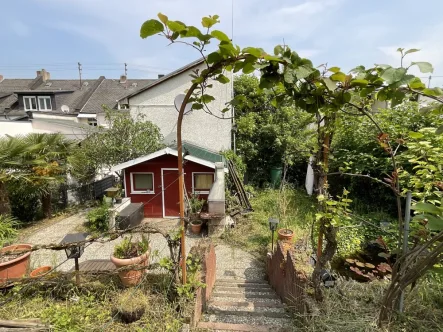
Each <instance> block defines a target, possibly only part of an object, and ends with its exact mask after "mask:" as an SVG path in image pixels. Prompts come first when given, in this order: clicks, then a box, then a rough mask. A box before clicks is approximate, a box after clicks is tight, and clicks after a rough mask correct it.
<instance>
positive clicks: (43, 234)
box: [24, 212, 201, 271]
mask: <svg viewBox="0 0 443 332" xmlns="http://www.w3.org/2000/svg"><path fill="white" fill-rule="evenodd" d="M85 221H86V212H81V213H78V214H76V215H74V216H71V217H69V218H66V219H63V220H62V221H60V222H58V223H56V224H53V225H50V226H48V227H46V228H43V229H41V230H39V231H37V232H36V233H35V234H33V235H31V236H29V237H28V238H26V240H25V241H24V242H26V243H30V244H33V245H36V244H51V243H55V244H58V243H60V242H61V240H62V239H63V238H64V237H65V235H66V234H68V233H78V232H79V231H78V229H80V228H81V226H82V224H83V223H84V222H85ZM157 222H158V221H157ZM157 222H156V223H157ZM164 224H166V225H167V226H166V227H167V228H174V226H176V225H177V222H176V221H174V222H172V221H169V220H166V221H164ZM157 225H158V224H157ZM125 236H129V235H125ZM133 237H134V238H135V239H137V238H140V234H134V235H133ZM200 238H201V236H196V235H191V236H188V237H187V241H186V251H187V252H189V250H190V248H191V247H192V246H193V245H194V243H196V241H197V240H199V239H200ZM122 240H123V238H122V237H120V238H118V239H115V240H113V241H110V242H106V243H97V242H95V243H92V244H90V245H87V247H86V248H85V251H84V253H83V255H82V256H81V257H80V259H79V262H80V263H81V262H84V261H87V260H91V259H108V258H109V257H110V255H111V254H112V252H113V251H114V247H115V245H116V244H118V243H120V242H121V241H122ZM150 241H151V258H150V259H151V262H153V263H154V262H157V261H159V260H160V259H161V258H162V257H169V249H168V246H167V243H166V240H165V238H164V237H163V235H161V234H151V235H150ZM157 252H158V254H157ZM64 260H66V254H65V252H64V251H63V250H61V251H55V250H38V251H35V252H33V253H32V254H31V267H32V268H36V267H39V266H43V265H50V266H57V265H58V264H60V263H61V262H63V261H64ZM73 267H74V260H73V259H70V260H68V261H67V262H66V263H63V264H62V265H61V266H60V267H59V268H58V270H60V271H68V270H70V269H71V268H73Z"/></svg>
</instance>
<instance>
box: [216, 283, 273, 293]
mask: <svg viewBox="0 0 443 332" xmlns="http://www.w3.org/2000/svg"><path fill="white" fill-rule="evenodd" d="M263 286H264V285H263ZM263 286H259V287H257V286H256V285H250V286H248V287H231V286H223V285H215V287H214V291H216V292H219V293H274V290H273V289H272V288H271V287H269V286H267V287H266V286H265V287H263Z"/></svg>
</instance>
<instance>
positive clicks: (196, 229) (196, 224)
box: [191, 220, 203, 234]
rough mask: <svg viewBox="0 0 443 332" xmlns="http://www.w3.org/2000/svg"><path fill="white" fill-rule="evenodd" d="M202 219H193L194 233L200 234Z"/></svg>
mask: <svg viewBox="0 0 443 332" xmlns="http://www.w3.org/2000/svg"><path fill="white" fill-rule="evenodd" d="M202 224H203V223H202V221H201V220H193V221H191V232H192V233H194V234H200V232H201V230H202Z"/></svg>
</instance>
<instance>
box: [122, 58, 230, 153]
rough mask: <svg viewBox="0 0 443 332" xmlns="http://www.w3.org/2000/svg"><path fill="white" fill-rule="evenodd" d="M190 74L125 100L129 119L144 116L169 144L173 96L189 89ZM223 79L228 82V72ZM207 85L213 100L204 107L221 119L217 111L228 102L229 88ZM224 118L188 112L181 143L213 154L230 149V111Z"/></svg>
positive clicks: (174, 128)
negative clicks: (129, 113)
mask: <svg viewBox="0 0 443 332" xmlns="http://www.w3.org/2000/svg"><path fill="white" fill-rule="evenodd" d="M204 66H205V65H204V64H202V65H200V66H199V67H195V68H200V70H201V69H203V68H205V67H204ZM195 68H193V69H195ZM190 73H191V70H188V71H186V72H184V73H182V74H180V75H178V76H176V77H173V78H170V79H169V80H166V81H164V82H162V83H161V84H159V85H157V86H154V87H152V88H151V89H148V90H147V91H144V92H141V93H140V94H138V95H136V96H134V97H132V98H130V100H129V105H130V109H131V115H132V116H133V117H135V116H136V115H137V114H138V113H142V114H144V115H146V119H147V120H149V121H151V122H153V123H154V124H156V125H157V126H159V128H160V130H161V133H162V134H163V136H164V137H165V141H166V143H171V142H173V141H175V140H176V138H177V118H178V112H177V110H176V109H175V107H174V99H175V97H176V96H177V95H179V94H184V93H185V92H186V90H187V89H189V87H190V86H191V78H190V77H189V74H190ZM226 76H228V77H229V79H232V74H231V73H226ZM211 83H212V84H213V88H211V89H208V90H207V92H206V93H207V94H210V95H212V96H214V98H215V101H213V102H211V103H210V104H208V106H209V108H210V110H211V112H212V113H214V114H216V115H217V116H220V117H221V116H223V114H222V113H221V110H222V109H223V108H225V107H226V105H225V103H226V102H228V101H230V100H231V87H232V85H231V84H230V83H228V84H221V83H219V82H217V81H214V82H211ZM225 117H226V118H228V119H218V118H216V117H214V116H211V115H209V114H207V113H205V112H204V111H203V110H195V111H192V112H191V113H190V114H188V115H186V116H185V117H184V119H183V129H182V138H183V140H187V141H189V142H193V143H195V144H197V145H200V146H202V147H206V148H209V149H212V150H215V151H220V150H226V149H230V148H231V128H232V126H231V120H230V119H229V118H230V117H231V114H230V112H228V113H226V114H225Z"/></svg>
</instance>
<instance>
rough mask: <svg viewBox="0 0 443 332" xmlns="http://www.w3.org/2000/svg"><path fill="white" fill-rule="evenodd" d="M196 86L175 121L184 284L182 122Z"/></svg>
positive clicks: (191, 89) (189, 91) (183, 277)
mask: <svg viewBox="0 0 443 332" xmlns="http://www.w3.org/2000/svg"><path fill="white" fill-rule="evenodd" d="M196 87H197V84H195V83H194V84H192V86H191V88H190V89H189V90H188V92H187V93H186V95H185V98H184V99H183V102H182V104H181V107H180V111H179V112H178V120H177V162H178V165H177V166H178V167H177V168H178V194H179V200H180V201H179V202H180V226H181V241H180V242H181V244H180V250H181V259H182V262H181V263H182V283H183V284H186V246H185V195H184V192H183V188H184V184H185V181H184V179H185V176H184V174H183V146H182V122H183V115H184V113H185V107H186V104H187V103H188V100H189V98H190V97H191V95H192V93H193V92H194V90H195V88H196Z"/></svg>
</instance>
